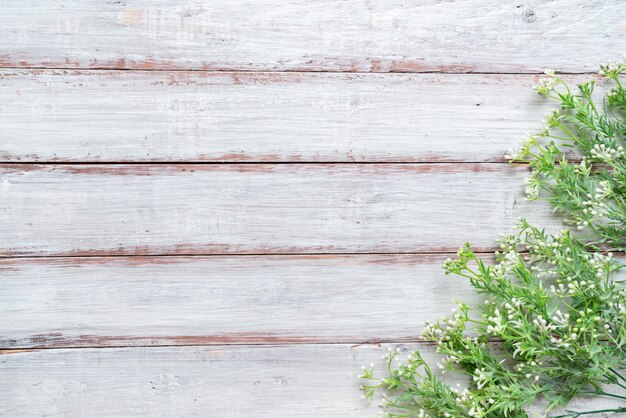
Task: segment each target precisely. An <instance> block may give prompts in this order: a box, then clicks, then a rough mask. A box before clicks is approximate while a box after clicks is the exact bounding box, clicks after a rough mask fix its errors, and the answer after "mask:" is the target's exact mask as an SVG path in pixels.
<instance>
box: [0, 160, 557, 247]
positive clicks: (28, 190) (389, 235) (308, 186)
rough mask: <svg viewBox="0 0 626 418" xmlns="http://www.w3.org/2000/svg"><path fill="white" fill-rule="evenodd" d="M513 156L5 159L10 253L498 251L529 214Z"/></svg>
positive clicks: (3, 221)
mask: <svg viewBox="0 0 626 418" xmlns="http://www.w3.org/2000/svg"><path fill="white" fill-rule="evenodd" d="M527 174H528V170H527V167H526V166H516V165H508V164H373V165H372V164H364V165H354V164H314V165H301V164H282V165H259V164H253V165H245V164H226V165H220V164H218V165H104V166H100V165H88V166H81V165H70V166H54V165H23V166H22V165H4V166H0V232H1V233H0V237H1V238H0V254H1V255H4V256H16V255H48V256H50V255H108V254H119V255H147V254H149V255H158V254H244V253H248V254H249V253H255V254H256V253H263V254H271V253H320V252H322V253H342V252H348V253H353V252H354V253H371V252H375V253H398V252H431V251H456V250H457V249H458V247H460V246H461V245H463V243H464V242H466V241H467V240H471V241H472V243H473V244H474V245H475V246H476V248H477V249H478V250H489V249H493V248H494V240H495V238H496V235H497V234H498V233H502V232H505V231H508V230H510V229H511V228H512V227H513V225H514V224H515V223H516V222H517V219H518V218H519V217H520V216H522V215H523V216H524V217H526V218H528V219H530V220H531V221H535V222H537V223H538V224H539V225H544V226H547V227H549V226H558V225H560V221H559V218H558V217H557V216H554V215H552V214H551V211H550V209H549V208H548V206H547V205H546V204H542V203H538V202H533V203H532V204H527V203H526V202H524V200H523V197H522V193H523V179H524V178H525V177H526V176H527Z"/></svg>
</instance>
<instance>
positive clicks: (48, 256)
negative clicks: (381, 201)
mask: <svg viewBox="0 0 626 418" xmlns="http://www.w3.org/2000/svg"><path fill="white" fill-rule="evenodd" d="M494 251H496V250H495V249H494V250H493V251H489V250H476V251H474V253H475V254H493V253H494ZM456 253H457V252H456V251H429V250H426V251H407V252H397V251H394V252H310V253H307V252H304V253H303V252H296V253H281V252H276V253H274V252H272V253H241V254H237V253H207V254H198V253H192V254H178V253H177V254H172V253H163V254H83V255H80V254H77V255H63V254H59V255H0V260H10V259H26V260H27V259H42V258H45V259H54V258H108V257H111V258H113V257H115V258H130V257H141V258H148V257H150V258H158V257H179V258H189V257H199V258H202V257H286V256H293V257H302V256H312V257H313V256H337V257H340V256H369V255H388V256H394V255H445V254H456ZM522 253H524V252H523V251H522Z"/></svg>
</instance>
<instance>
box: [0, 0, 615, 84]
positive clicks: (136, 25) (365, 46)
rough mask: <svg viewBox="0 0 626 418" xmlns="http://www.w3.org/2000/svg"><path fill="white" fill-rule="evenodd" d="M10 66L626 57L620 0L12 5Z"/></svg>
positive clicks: (22, 1) (261, 65)
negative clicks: (599, 0)
mask: <svg viewBox="0 0 626 418" xmlns="http://www.w3.org/2000/svg"><path fill="white" fill-rule="evenodd" d="M0 28H1V29H0V36H1V38H2V48H1V49H0V60H1V62H0V63H1V65H2V66H4V67H46V68H60V67H62V68H124V69H174V68H176V69H203V70H257V71H258V70H273V71H294V70H298V71H303V70H306V71H309V70H310V71H352V72H355V71H373V72H387V71H409V72H422V71H444V72H537V71H543V70H544V69H545V68H546V67H551V68H552V67H553V68H556V69H558V70H562V71H572V72H580V71H596V69H597V66H598V62H599V60H606V59H609V58H615V57H619V56H621V54H623V53H624V50H626V36H624V34H625V32H626V24H625V23H624V19H623V3H622V2H621V1H620V0H607V1H602V2H589V1H583V0H559V1H551V2H540V1H531V2H526V3H520V2H512V1H500V0H488V1H485V0H470V1H467V0H458V1H446V2H441V1H436V0H428V1H420V2H405V1H401V0H382V1H380V0H379V1H373V2H370V1H364V0H349V1H336V0H335V1H317V2H310V1H305V0H287V1H285V0H262V1H231V0H219V1H214V0H210V1H209V0H197V1H193V2H173V1H164V0H161V1H147V0H133V1H126V2H99V3H97V4H94V3H92V2H84V1H80V0H73V1H64V2H57V1H54V0H4V1H3V2H2V4H1V6H0Z"/></svg>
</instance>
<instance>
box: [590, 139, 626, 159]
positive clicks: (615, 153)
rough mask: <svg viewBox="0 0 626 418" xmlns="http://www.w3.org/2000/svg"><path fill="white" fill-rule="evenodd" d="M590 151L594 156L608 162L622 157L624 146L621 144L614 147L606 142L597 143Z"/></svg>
mask: <svg viewBox="0 0 626 418" xmlns="http://www.w3.org/2000/svg"><path fill="white" fill-rule="evenodd" d="M589 153H590V154H591V156H592V157H593V158H595V159H597V160H599V161H602V162H605V163H608V162H611V161H614V160H615V159H617V158H622V157H623V156H624V148H623V147H622V146H621V145H619V146H617V147H616V148H613V147H608V146H606V145H605V144H595V145H594V146H593V148H592V149H591V151H590V152H589Z"/></svg>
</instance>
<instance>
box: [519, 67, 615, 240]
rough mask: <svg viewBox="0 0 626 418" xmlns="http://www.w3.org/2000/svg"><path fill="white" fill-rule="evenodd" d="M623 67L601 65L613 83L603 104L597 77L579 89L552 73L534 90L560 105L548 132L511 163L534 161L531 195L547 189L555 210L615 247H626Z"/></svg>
mask: <svg viewBox="0 0 626 418" xmlns="http://www.w3.org/2000/svg"><path fill="white" fill-rule="evenodd" d="M624 71H626V62H624V63H619V64H605V65H603V66H602V67H601V71H600V74H601V75H603V76H605V77H606V79H608V80H609V82H610V83H611V85H612V88H611V89H610V90H609V91H608V92H607V93H606V94H605V95H604V98H603V100H602V105H599V104H598V103H597V100H595V99H594V89H595V81H587V82H583V83H580V84H578V86H577V89H576V90H574V89H571V88H570V87H569V86H568V85H567V83H566V82H565V81H563V79H562V78H561V77H559V76H557V75H556V74H554V73H553V72H548V76H549V78H545V79H543V80H541V81H540V83H539V85H537V86H536V87H535V90H537V92H539V93H540V94H541V95H543V96H545V97H548V98H550V99H553V100H555V101H557V102H558V103H559V105H560V108H559V109H555V110H554V111H553V112H551V113H550V114H548V115H547V116H546V120H545V126H544V129H543V130H541V131H540V132H538V133H537V134H534V135H529V136H528V137H527V138H526V139H525V140H524V141H523V142H522V145H521V147H520V148H519V149H518V150H517V151H515V152H511V153H509V154H508V157H509V159H510V160H511V161H528V162H529V165H530V167H531V169H532V174H531V175H530V177H529V178H528V179H527V181H526V194H527V197H528V199H531V200H534V199H537V198H540V197H541V196H542V193H541V192H542V191H544V192H546V195H547V196H548V197H547V200H549V201H550V203H551V204H552V205H553V206H554V208H555V210H557V211H559V212H561V213H563V214H564V215H565V216H566V217H567V218H568V219H569V220H570V222H572V223H573V224H575V226H576V227H577V228H578V229H579V230H588V231H590V232H592V235H590V236H589V238H591V239H592V241H593V242H595V243H596V244H604V245H607V246H609V248H611V249H615V250H624V249H626V201H625V199H624V196H625V195H626V151H625V149H624V147H626V144H625V142H626V90H625V89H624V87H623V86H622V83H621V82H620V79H619V77H620V75H621V74H622V73H623V72H624ZM571 150H575V151H576V152H577V153H579V154H580V157H581V159H580V161H574V158H572V157H571V153H569V151H571Z"/></svg>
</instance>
